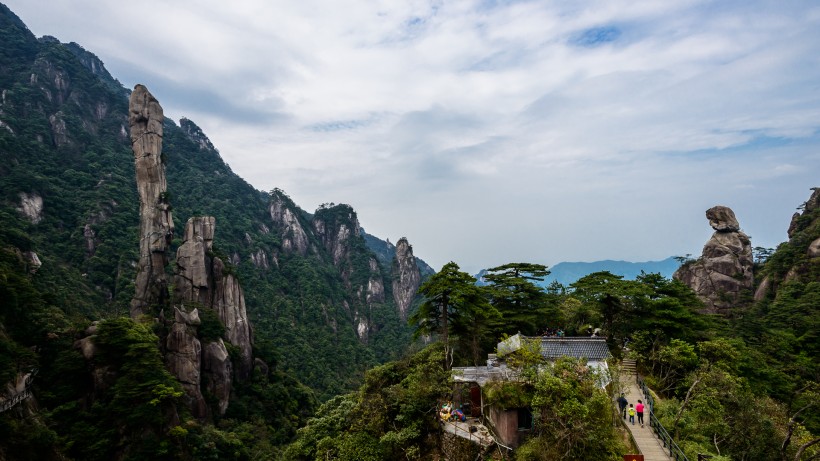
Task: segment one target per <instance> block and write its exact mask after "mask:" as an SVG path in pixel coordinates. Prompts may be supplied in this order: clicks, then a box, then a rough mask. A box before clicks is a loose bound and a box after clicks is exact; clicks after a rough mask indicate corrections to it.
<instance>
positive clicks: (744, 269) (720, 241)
mask: <svg viewBox="0 0 820 461" xmlns="http://www.w3.org/2000/svg"><path fill="white" fill-rule="evenodd" d="M706 218H707V219H708V220H709V225H711V226H712V228H713V229H715V233H714V234H712V238H711V239H709V241H708V242H706V245H704V247H703V254H702V255H701V257H700V258H698V259H697V260H696V261H693V262H690V263H688V264H684V265H683V266H681V267H680V269H678V270H677V271H676V272H675V274H674V275H673V277H674V278H675V279H677V280H680V281H682V282H683V283H685V284H686V285H688V286H689V287H691V288H692V289H693V290H694V291H695V293H696V294H697V295H698V298H700V299H701V301H703V303H704V305H705V309H704V311H705V312H707V313H720V314H727V313H728V312H729V311H730V310H731V309H732V308H733V307H736V306H737V305H738V304H739V303H740V302H741V298H742V296H744V295H746V294H749V293H750V290H751V289H752V285H753V282H754V277H753V262H754V261H753V258H752V244H751V240H750V239H749V236H747V235H746V234H744V233H743V232H741V231H740V225H739V224H738V222H737V219H736V218H735V214H734V212H733V211H732V210H731V209H730V208H728V207H724V206H716V207H713V208H710V209H709V210H707V211H706Z"/></svg>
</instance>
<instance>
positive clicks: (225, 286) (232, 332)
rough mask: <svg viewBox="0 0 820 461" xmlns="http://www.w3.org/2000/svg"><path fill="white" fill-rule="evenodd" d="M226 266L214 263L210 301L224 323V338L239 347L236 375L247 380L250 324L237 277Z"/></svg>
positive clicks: (249, 359) (248, 372) (219, 262)
mask: <svg viewBox="0 0 820 461" xmlns="http://www.w3.org/2000/svg"><path fill="white" fill-rule="evenodd" d="M224 268H225V265H224V263H223V262H222V261H221V260H220V259H219V258H214V263H213V287H214V293H213V304H212V305H211V307H212V308H213V309H214V310H215V311H216V313H217V314H218V315H219V320H221V321H222V324H223V325H225V339H227V340H228V341H230V343H231V344H233V345H234V346H235V347H237V348H239V363H238V364H237V367H236V377H237V379H239V380H241V381H242V380H246V379H248V378H249V377H250V375H251V371H252V370H253V342H252V339H251V324H250V322H249V321H248V314H247V311H246V310H245V295H244V293H243V292H242V287H241V286H240V285H239V280H237V279H236V277H235V276H234V275H233V274H228V273H226V272H225V270H224Z"/></svg>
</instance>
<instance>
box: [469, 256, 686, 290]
mask: <svg viewBox="0 0 820 461" xmlns="http://www.w3.org/2000/svg"><path fill="white" fill-rule="evenodd" d="M678 267H680V262H678V261H677V260H676V259H675V258H674V257H672V256H670V257H669V258H666V259H664V260H663V261H646V262H629V261H613V260H605V261H593V262H561V263H558V264H556V265H554V266H552V267H550V268H549V271H550V274H549V275H548V276H547V277H546V278H545V279H544V281H543V282H542V283H540V284H539V285H541V286H547V285H549V284H551V283H552V282H554V281H557V282H558V283H560V284H562V285H569V284H571V283H574V282H576V281H577V280H578V279H580V278H581V277H584V276H586V275H589V274H592V273H593V272H601V271H609V272H611V273H613V274H615V275H621V276H623V277H624V278H625V279H627V280H634V279H635V278H636V277H637V276H639V275H640V274H641V272H645V273H647V274H651V273H659V274H661V275H662V276H664V277H666V278H672V274H674V273H675V271H676V270H677V269H678ZM485 272H486V269H482V270H481V271H480V272H479V273H478V274H477V275H476V276H475V277H476V278H477V279H478V280H479V282H481V281H482V280H483V278H482V277H483V276H484V273H485Z"/></svg>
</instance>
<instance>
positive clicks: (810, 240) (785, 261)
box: [755, 187, 820, 301]
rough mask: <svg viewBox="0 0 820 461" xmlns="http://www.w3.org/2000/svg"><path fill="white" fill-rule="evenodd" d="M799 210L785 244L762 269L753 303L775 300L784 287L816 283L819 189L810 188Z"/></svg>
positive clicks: (819, 264) (819, 275) (819, 260)
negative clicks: (761, 276) (786, 285)
mask: <svg viewBox="0 0 820 461" xmlns="http://www.w3.org/2000/svg"><path fill="white" fill-rule="evenodd" d="M801 208H802V210H801V212H798V213H795V214H794V215H793V216H792V219H791V222H790V223H789V228H788V236H789V241H788V242H785V243H782V244H780V246H779V247H778V248H777V251H775V252H774V254H773V255H772V256H771V257H770V258H769V260H768V261H767V262H766V264H765V265H764V267H763V280H762V281H761V282H760V285H759V286H758V287H757V290H756V291H755V301H762V300H764V299H766V298H769V297H770V298H777V294H778V289H779V287H780V286H781V285H783V284H784V283H788V282H795V283H803V284H809V283H816V281H817V280H818V279H820V187H814V188H812V194H811V197H809V199H808V200H807V201H806V202H805V203H804V204H803V205H802V207H801Z"/></svg>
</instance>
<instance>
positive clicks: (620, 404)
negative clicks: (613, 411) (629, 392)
mask: <svg viewBox="0 0 820 461" xmlns="http://www.w3.org/2000/svg"><path fill="white" fill-rule="evenodd" d="M628 403H629V402H627V401H626V396H624V393H623V392H621V396H620V397H618V410H620V412H621V416H623V418H624V419H626V405H627V404H628Z"/></svg>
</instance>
